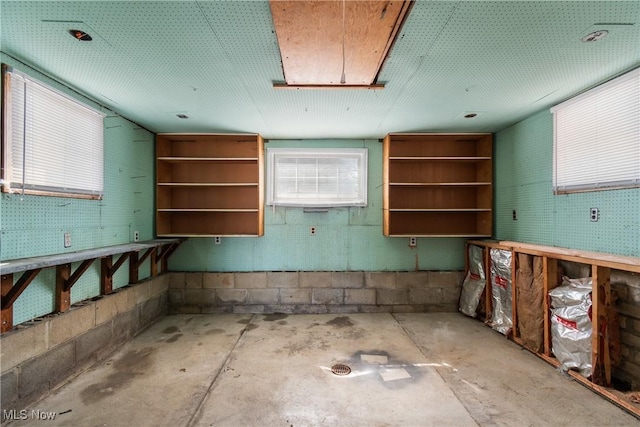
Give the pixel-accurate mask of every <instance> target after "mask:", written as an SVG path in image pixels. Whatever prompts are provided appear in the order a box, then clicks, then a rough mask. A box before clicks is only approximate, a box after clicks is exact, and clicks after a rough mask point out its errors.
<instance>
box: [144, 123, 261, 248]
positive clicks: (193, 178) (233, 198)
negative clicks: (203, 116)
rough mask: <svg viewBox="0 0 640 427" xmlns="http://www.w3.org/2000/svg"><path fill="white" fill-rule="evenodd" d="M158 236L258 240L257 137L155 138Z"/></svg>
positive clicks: (259, 204) (248, 135)
mask: <svg viewBox="0 0 640 427" xmlns="http://www.w3.org/2000/svg"><path fill="white" fill-rule="evenodd" d="M156 162H157V163H156V182H157V188H156V196H157V197H156V205H157V206H156V233H157V235H158V236H162V237H165V236H181V237H194V236H262V235H263V233H264V228H263V222H264V221H263V219H264V210H263V205H264V203H263V194H264V191H263V175H264V174H263V164H264V161H263V140H262V137H261V136H260V135H256V134H158V135H157V138H156Z"/></svg>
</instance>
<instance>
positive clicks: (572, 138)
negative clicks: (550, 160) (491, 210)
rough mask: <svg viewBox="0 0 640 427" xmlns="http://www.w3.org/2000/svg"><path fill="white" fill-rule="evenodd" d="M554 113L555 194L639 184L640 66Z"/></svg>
mask: <svg viewBox="0 0 640 427" xmlns="http://www.w3.org/2000/svg"><path fill="white" fill-rule="evenodd" d="M551 112H552V113H553V122H554V192H555V193H556V194H559V193H569V192H579V191H595V190H607V189H615V188H631V187H640V68H639V69H636V70H633V71H631V72H629V73H626V74H624V75H623V76H620V77H618V78H616V79H614V80H611V81H609V82H607V83H604V84H602V85H600V86H598V87H596V88H594V89H592V90H590V91H588V92H585V93H583V94H581V95H579V96H577V97H575V98H572V99H570V100H568V101H565V102H563V103H562V104H559V105H557V106H555V107H553V108H552V109H551Z"/></svg>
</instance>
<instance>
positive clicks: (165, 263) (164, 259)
mask: <svg viewBox="0 0 640 427" xmlns="http://www.w3.org/2000/svg"><path fill="white" fill-rule="evenodd" d="M180 243H181V242H178V243H172V244H170V245H165V246H164V250H163V251H161V252H160V265H161V271H162V272H163V273H165V272H167V271H169V257H170V256H171V254H173V252H175V250H176V249H178V246H180Z"/></svg>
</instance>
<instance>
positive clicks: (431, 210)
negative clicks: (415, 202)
mask: <svg viewBox="0 0 640 427" xmlns="http://www.w3.org/2000/svg"><path fill="white" fill-rule="evenodd" d="M389 212H491V209H483V208H467V209H465V208H459V209H456V208H451V209H449V208H447V209H435V208H415V209H395V208H391V209H389Z"/></svg>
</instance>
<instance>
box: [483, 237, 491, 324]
mask: <svg viewBox="0 0 640 427" xmlns="http://www.w3.org/2000/svg"><path fill="white" fill-rule="evenodd" d="M482 255H483V258H484V276H485V285H484V290H485V294H484V307H485V320H486V321H490V320H491V316H492V314H493V301H492V300H491V294H492V292H493V291H492V286H491V254H490V253H489V248H484V249H483V250H482Z"/></svg>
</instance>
